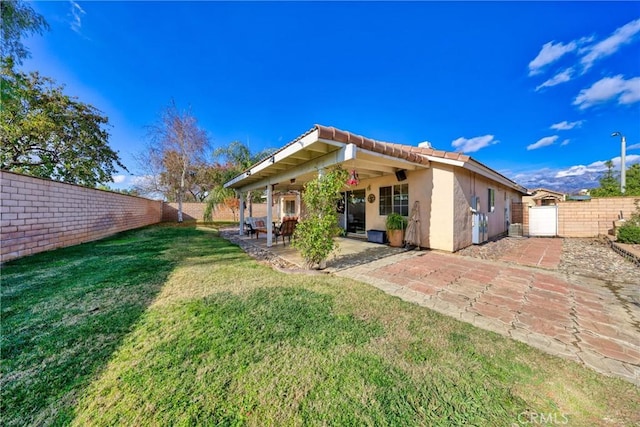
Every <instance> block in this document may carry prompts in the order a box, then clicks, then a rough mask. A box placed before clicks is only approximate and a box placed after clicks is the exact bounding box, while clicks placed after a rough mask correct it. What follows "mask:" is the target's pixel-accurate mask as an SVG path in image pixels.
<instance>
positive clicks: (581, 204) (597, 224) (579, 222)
mask: <svg viewBox="0 0 640 427" xmlns="http://www.w3.org/2000/svg"><path fill="white" fill-rule="evenodd" d="M636 200H638V201H640V198H638V197H603V198H594V199H591V200H584V201H565V202H558V236H560V237H596V236H599V235H606V234H609V230H611V229H613V222H614V221H616V220H618V218H619V216H620V212H622V215H623V217H624V218H626V219H629V218H631V214H633V213H634V212H635V210H636V206H635V201H636ZM524 206H525V208H524V210H523V221H522V224H523V225H522V228H523V233H524V234H525V235H528V234H529V209H527V205H526V204H525V205H524Z"/></svg>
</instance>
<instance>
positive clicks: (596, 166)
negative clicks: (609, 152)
mask: <svg viewBox="0 0 640 427" xmlns="http://www.w3.org/2000/svg"><path fill="white" fill-rule="evenodd" d="M611 161H612V162H613V167H614V168H618V169H620V162H621V161H620V156H618V157H614V158H613V159H611ZM634 163H640V156H639V155H636V154H632V155H630V156H627V157H626V159H625V164H626V166H627V168H628V167H629V166H630V165H632V164H634ZM606 170H607V165H606V162H605V161H603V160H599V161H597V162H593V163H591V164H589V165H587V166H585V165H576V166H571V167H570V168H568V169H564V170H559V171H557V172H556V174H555V177H556V178H564V177H567V176H581V175H584V174H586V173H591V172H604V171H606Z"/></svg>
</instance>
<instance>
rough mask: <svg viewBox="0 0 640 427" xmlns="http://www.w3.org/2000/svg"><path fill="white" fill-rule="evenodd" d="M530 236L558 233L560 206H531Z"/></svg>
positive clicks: (555, 234)
mask: <svg viewBox="0 0 640 427" xmlns="http://www.w3.org/2000/svg"><path fill="white" fill-rule="evenodd" d="M529 235H530V236H557V235H558V207H557V206H533V207H531V208H529Z"/></svg>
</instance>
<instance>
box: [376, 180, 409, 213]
mask: <svg viewBox="0 0 640 427" xmlns="http://www.w3.org/2000/svg"><path fill="white" fill-rule="evenodd" d="M392 212H396V213H399V214H400V215H403V216H409V184H398V185H394V186H389V187H380V215H389V214H390V213H392Z"/></svg>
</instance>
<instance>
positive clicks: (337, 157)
mask: <svg viewBox="0 0 640 427" xmlns="http://www.w3.org/2000/svg"><path fill="white" fill-rule="evenodd" d="M340 145H341V146H342V147H341V148H339V149H338V150H335V151H333V152H331V153H328V154H325V155H324V156H321V157H318V158H316V159H314V160H311V161H309V162H307V163H303V164H301V165H299V166H296V167H293V168H291V169H288V170H286V171H283V172H282V173H279V174H277V175H272V176H270V177H269V178H265V179H262V180H260V181H256V182H254V183H251V184H249V185H247V186H244V187H240V188H238V191H250V190H257V189H264V188H265V187H266V186H267V185H271V184H272V183H277V182H285V181H288V180H290V179H293V178H297V177H299V176H301V175H305V174H308V173H312V172H316V171H318V170H320V169H324V168H328V167H331V166H334V165H338V164H340V163H344V162H346V161H349V160H353V159H355V158H356V150H357V147H356V146H355V145H353V144H347V145H344V144H340Z"/></svg>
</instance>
